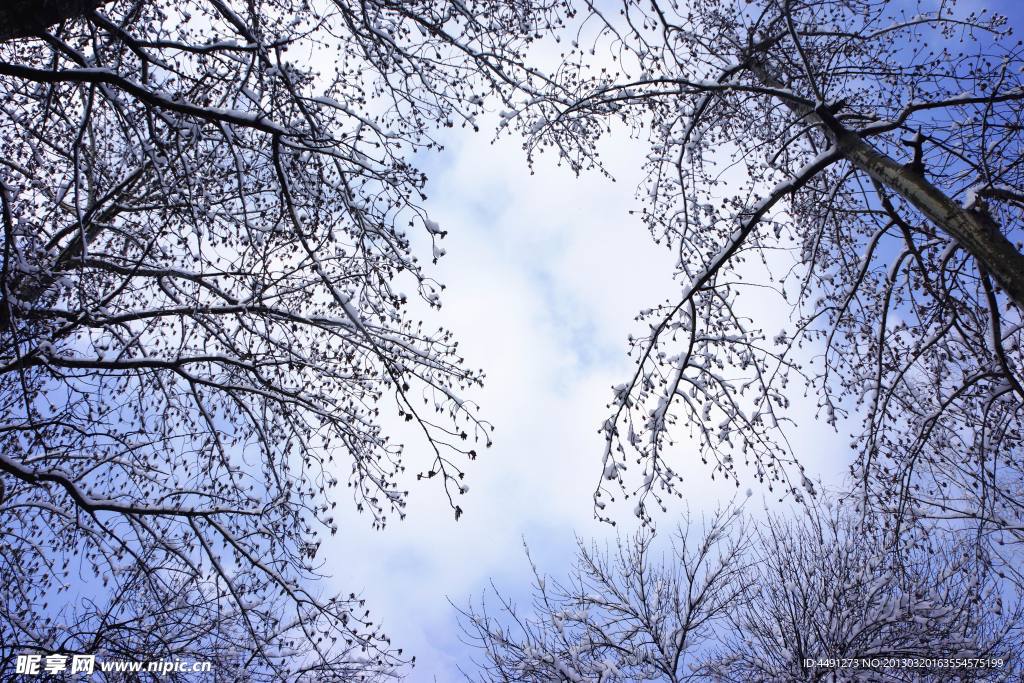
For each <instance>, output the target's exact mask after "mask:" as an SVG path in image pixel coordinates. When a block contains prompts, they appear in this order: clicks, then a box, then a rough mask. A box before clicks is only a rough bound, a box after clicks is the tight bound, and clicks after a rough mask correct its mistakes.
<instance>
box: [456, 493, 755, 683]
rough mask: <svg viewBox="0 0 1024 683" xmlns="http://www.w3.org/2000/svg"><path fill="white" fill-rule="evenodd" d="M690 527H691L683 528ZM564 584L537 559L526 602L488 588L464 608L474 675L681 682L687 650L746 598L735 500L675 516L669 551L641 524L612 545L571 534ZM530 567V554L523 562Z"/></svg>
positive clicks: (687, 674) (691, 652) (700, 644)
mask: <svg viewBox="0 0 1024 683" xmlns="http://www.w3.org/2000/svg"><path fill="white" fill-rule="evenodd" d="M691 527H693V528H691ZM578 546H579V548H578V551H577V554H576V561H575V564H574V565H573V568H572V570H571V574H570V577H569V580H568V581H567V582H565V583H562V582H558V581H557V580H554V579H551V580H549V579H548V578H546V577H545V576H543V575H542V574H541V573H539V572H538V570H537V568H536V566H535V565H533V571H534V577H535V578H534V585H533V603H532V605H531V608H532V609H531V608H528V609H526V610H523V609H521V608H518V607H517V606H516V605H515V603H514V602H513V600H512V599H511V598H507V597H502V595H501V594H500V593H498V594H497V595H496V597H497V599H498V601H499V605H498V609H497V610H495V609H493V608H489V607H488V605H487V601H486V596H485V597H484V599H482V601H481V603H480V605H479V606H478V607H475V606H472V605H470V606H469V607H468V608H467V609H465V610H461V612H462V628H463V631H464V633H465V635H466V636H467V642H468V643H469V644H470V645H472V646H474V647H476V648H477V655H478V656H479V657H480V661H479V662H478V666H479V670H478V671H474V670H473V669H472V668H470V669H469V670H468V671H466V673H467V675H468V676H470V677H475V676H479V679H480V680H482V681H508V682H512V681H517V682H531V683H541V682H548V681H574V682H575V681H602V682H605V681H607V682H611V681H648V680H656V681H673V682H674V681H685V680H690V679H691V677H692V675H693V673H692V671H691V665H692V664H694V663H695V662H696V661H697V660H696V659H695V656H696V655H695V653H699V652H700V651H701V649H702V648H706V647H707V645H708V642H709V641H710V640H713V638H714V637H715V634H716V632H717V631H716V629H717V627H718V626H719V625H720V624H721V623H722V622H725V620H726V619H727V617H728V615H729V614H730V613H731V611H733V610H735V609H737V608H738V607H739V605H741V604H742V603H743V602H745V601H746V600H747V599H748V598H749V593H750V590H752V589H753V587H752V586H749V585H746V584H745V583H744V582H743V581H741V580H739V577H740V575H741V573H742V571H743V570H744V562H745V561H746V560H745V559H744V558H745V556H746V553H747V551H748V547H747V546H748V535H747V530H746V526H745V524H744V523H743V520H742V519H741V518H740V517H739V511H738V510H737V509H736V508H727V509H724V510H720V511H719V512H717V513H716V514H715V515H713V516H712V517H711V518H710V519H706V520H704V521H703V524H701V525H697V524H691V522H690V521H689V520H687V521H685V522H683V523H682V524H681V525H680V526H679V527H678V530H677V533H676V535H675V536H674V537H673V538H672V546H671V551H670V552H668V554H667V555H664V554H660V553H659V552H657V551H656V549H655V548H656V546H655V545H654V536H653V535H652V533H651V532H650V531H649V530H643V531H640V532H639V533H637V534H636V535H635V536H632V537H629V538H620V539H619V541H618V544H617V546H616V548H615V550H614V552H609V551H608V550H607V549H601V548H598V547H596V546H592V545H591V546H588V545H586V544H585V543H584V542H582V541H578ZM531 565H532V560H531Z"/></svg>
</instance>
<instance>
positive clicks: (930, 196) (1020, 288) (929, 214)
mask: <svg viewBox="0 0 1024 683" xmlns="http://www.w3.org/2000/svg"><path fill="white" fill-rule="evenodd" d="M751 71H752V72H753V73H754V75H755V76H757V78H758V79H760V80H761V82H763V83H764V84H765V85H767V86H768V87H771V88H776V89H783V85H782V84H781V83H780V82H779V81H778V79H776V78H775V77H774V76H772V74H771V73H770V72H769V71H768V69H767V68H766V67H765V66H764V65H763V64H761V63H758V62H757V61H756V60H752V64H751ZM785 104H786V106H787V107H789V108H790V109H791V110H793V111H794V112H795V113H796V114H798V115H800V116H801V117H804V118H807V119H809V120H812V121H817V122H818V123H820V124H821V125H822V126H823V127H824V128H825V129H826V130H827V131H828V132H829V134H830V135H831V136H832V138H833V140H834V141H835V144H836V145H838V146H839V147H840V148H841V149H842V150H843V155H844V157H845V158H846V159H848V160H849V161H850V163H852V164H853V165H854V166H855V167H856V168H859V169H860V170H862V171H864V172H865V173H867V174H868V175H869V176H871V178H873V179H874V180H875V181H877V182H878V183H880V184H882V185H883V186H885V187H888V188H889V189H890V190H892V191H893V192H895V193H897V194H898V195H899V196H901V197H903V199H905V200H906V201H907V202H908V203H910V204H911V205H912V206H914V208H916V209H917V210H918V211H920V212H921V213H922V214H924V216H925V217H926V218H928V220H930V221H932V222H933V223H934V224H935V225H936V226H938V228H939V229H940V230H942V231H943V232H945V233H946V234H947V235H949V236H950V237H952V238H953V239H954V240H956V241H957V243H959V244H960V246H962V247H963V248H964V249H966V250H967V252H968V253H969V254H970V255H971V256H973V257H974V258H975V259H977V261H978V263H979V264H980V265H981V266H982V267H983V268H984V269H985V270H987V271H988V272H989V274H991V275H992V277H993V278H995V280H996V282H997V283H998V284H999V286H1000V287H1002V288H1003V290H1004V291H1005V292H1006V294H1007V296H1009V297H1010V299H1011V300H1013V302H1014V303H1015V304H1016V305H1017V307H1018V308H1020V309H1021V310H1022V311H1024V254H1021V253H1020V252H1019V251H1017V249H1016V247H1014V246H1013V244H1012V243H1011V242H1010V240H1008V239H1007V238H1006V236H1005V235H1004V234H1003V233H1002V231H1001V230H1000V229H999V226H998V225H996V224H995V222H994V221H993V220H992V219H991V218H990V217H989V216H988V215H986V214H984V213H982V212H980V211H976V210H974V209H968V208H964V207H962V206H960V205H959V204H957V203H956V202H955V201H953V200H952V199H951V198H950V197H949V195H947V194H946V193H945V192H943V191H942V190H940V189H939V188H937V187H936V186H935V185H933V184H932V183H930V182H929V181H928V179H927V178H925V177H924V175H922V174H921V173H920V172H918V171H915V170H913V169H910V168H907V167H906V166H904V165H903V164H900V163H899V162H897V161H896V160H895V159H893V158H892V157H890V156H888V155H886V154H883V153H882V152H880V151H878V150H877V149H875V147H874V146H873V145H871V144H870V143H868V142H867V141H866V140H864V138H862V137H861V136H859V135H857V134H856V133H854V132H852V131H850V130H848V129H847V128H845V127H844V126H842V125H841V124H840V123H839V122H838V121H836V120H835V119H834V118H832V116H831V114H829V113H828V112H824V111H820V108H819V109H812V108H810V107H807V106H804V105H802V104H800V103H798V102H794V101H792V100H790V101H787V102H786V103H785Z"/></svg>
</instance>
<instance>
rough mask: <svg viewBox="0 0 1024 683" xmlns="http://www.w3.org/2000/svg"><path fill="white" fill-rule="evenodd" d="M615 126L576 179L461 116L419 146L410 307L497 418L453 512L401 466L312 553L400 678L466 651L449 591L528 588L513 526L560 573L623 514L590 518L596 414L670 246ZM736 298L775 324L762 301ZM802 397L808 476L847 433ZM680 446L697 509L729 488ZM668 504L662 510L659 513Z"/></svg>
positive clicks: (836, 459) (656, 292)
mask: <svg viewBox="0 0 1024 683" xmlns="http://www.w3.org/2000/svg"><path fill="white" fill-rule="evenodd" d="M482 129H483V130H487V126H486V124H485V125H483V126H482ZM620 133H621V134H616V135H612V136H610V138H609V140H608V141H607V144H605V147H604V150H603V155H602V156H603V157H604V158H605V160H606V161H607V162H608V164H609V168H610V169H611V170H612V171H613V172H614V174H615V178H616V179H615V182H613V181H612V180H610V179H608V178H605V177H603V176H601V175H599V174H597V173H591V174H586V175H584V176H582V177H580V178H578V179H577V178H575V177H574V176H573V175H572V173H571V172H569V171H568V170H567V169H565V168H558V167H557V165H556V159H554V157H547V158H543V157H542V158H541V159H540V161H539V162H538V163H537V165H536V167H535V169H534V170H535V173H534V174H532V175H531V174H530V172H529V169H528V168H527V166H526V161H525V156H524V153H523V151H522V149H521V140H519V139H516V138H508V137H506V138H503V139H501V140H499V141H498V142H497V143H495V144H492V142H491V138H490V137H489V136H487V135H486V134H483V133H478V134H475V135H474V134H471V133H460V132H458V131H457V132H455V133H453V134H451V135H450V136H449V138H448V139H447V140H446V147H447V149H446V150H445V151H444V152H442V153H440V154H436V155H433V156H431V157H421V158H420V159H419V160H418V163H419V165H420V166H421V167H422V168H424V170H425V171H427V173H428V175H429V176H430V183H429V185H428V189H427V192H428V195H430V199H429V200H428V201H427V208H428V209H429V211H430V212H431V215H432V218H433V219H434V220H436V221H438V222H439V223H440V224H441V226H442V227H443V228H444V229H445V230H447V231H448V236H447V238H446V239H445V240H444V242H443V245H442V246H443V247H444V248H445V249H446V250H447V252H448V253H447V255H446V256H445V257H443V258H442V259H441V260H440V262H439V263H438V265H437V266H435V267H433V271H432V272H433V273H434V275H435V276H436V277H437V279H438V280H439V281H441V282H443V283H444V284H446V285H447V290H446V291H445V293H444V296H443V302H444V306H443V308H442V310H441V311H440V312H439V313H437V312H431V311H423V315H424V317H425V319H427V320H428V321H429V322H430V323H431V324H434V323H435V322H436V323H438V324H443V325H444V326H446V327H448V328H449V329H451V330H452V331H454V332H455V334H456V336H457V338H458V339H459V340H460V349H462V350H464V352H465V354H466V356H467V364H468V365H469V366H470V367H482V368H484V369H485V371H486V373H487V382H486V386H485V388H484V389H483V390H480V391H477V392H474V394H473V395H472V396H471V398H472V399H474V400H475V401H477V402H478V403H479V404H480V405H481V406H482V412H483V414H484V415H485V416H486V417H487V419H489V420H491V421H492V422H493V423H494V424H495V425H496V428H497V431H496V432H495V445H494V447H493V448H491V449H489V450H487V451H486V452H483V453H482V455H481V457H480V458H479V459H478V460H477V461H476V462H475V463H472V464H471V465H470V467H469V468H468V470H467V482H468V484H469V487H470V492H469V494H468V495H466V496H465V497H464V499H463V501H460V502H461V503H462V504H463V505H462V506H463V508H465V510H466V514H465V516H464V517H463V518H462V520H461V521H459V522H455V520H454V518H453V515H452V512H451V510H450V509H449V508H448V505H447V501H446V499H445V498H444V495H443V492H442V491H441V489H440V487H438V486H434V485H433V484H434V483H435V482H433V481H430V482H426V481H424V482H415V481H410V487H411V494H410V500H409V516H408V518H407V519H406V520H405V521H398V520H397V519H396V520H393V521H392V522H391V523H390V524H389V526H388V527H387V528H385V529H384V530H383V531H380V532H374V531H372V530H371V529H370V528H369V520H368V519H367V518H360V517H359V516H358V515H356V514H355V513H350V514H349V516H348V517H347V518H346V519H345V520H344V521H343V525H342V531H341V533H340V534H339V535H338V537H336V538H337V541H335V543H334V545H333V546H331V547H329V548H324V549H322V551H321V552H322V559H323V560H324V561H325V563H326V566H325V569H326V570H327V571H328V572H329V573H331V574H333V582H334V586H335V588H336V590H338V591H345V592H348V591H350V590H361V592H362V594H363V596H364V597H365V598H367V600H368V604H369V606H370V608H371V609H372V611H373V613H374V614H375V616H376V617H377V619H379V620H381V621H382V622H383V624H384V628H385V631H386V632H387V633H388V634H389V635H390V636H391V637H392V639H393V642H394V643H395V644H396V645H397V646H400V647H404V648H406V650H407V651H408V652H412V653H413V654H415V655H416V656H417V662H418V664H417V666H416V668H415V669H414V670H413V671H412V673H411V676H410V679H409V680H411V681H433V680H435V676H436V680H439V681H448V680H460V675H459V673H458V670H457V669H456V666H457V664H458V663H460V662H462V663H463V664H465V663H467V659H468V657H469V656H471V655H472V652H471V651H469V650H468V649H467V648H465V647H464V646H463V645H462V644H461V643H460V642H459V637H458V636H459V631H458V627H457V622H456V614H455V611H454V610H453V609H452V608H451V606H450V605H449V603H448V599H449V598H450V599H451V600H452V601H453V602H455V603H456V604H460V605H464V604H466V602H467V601H468V600H469V599H470V598H479V596H480V594H481V593H482V592H483V591H484V590H485V589H487V588H488V585H489V581H491V580H492V579H493V580H494V582H495V584H496V585H497V586H498V587H500V588H501V589H502V591H503V592H505V593H509V594H512V595H519V596H524V595H525V593H526V591H528V589H529V582H530V572H529V565H528V563H527V560H526V557H525V555H524V552H523V546H522V544H523V541H524V540H525V541H526V542H527V543H528V544H529V545H530V548H531V552H532V554H533V557H534V559H535V561H536V562H537V563H538V565H539V566H540V568H541V569H542V570H544V571H547V572H549V573H552V574H556V575H557V574H559V573H561V572H562V571H563V570H564V569H565V568H567V567H568V565H569V562H570V560H571V558H572V556H573V551H574V549H575V545H574V534H575V533H578V534H580V535H581V536H582V537H584V538H588V539H589V538H596V539H602V538H612V537H613V536H614V534H615V533H616V531H622V530H624V529H628V528H629V527H630V525H631V524H633V520H632V518H631V512H630V510H631V508H630V507H629V506H628V505H621V506H620V508H619V510H618V517H619V518H620V519H621V520H622V521H623V524H620V527H619V529H617V530H616V529H612V528H611V527H609V526H607V525H603V524H599V523H597V522H595V521H594V520H593V517H592V508H591V494H592V492H593V489H594V486H595V484H596V483H597V479H598V477H599V476H600V473H601V465H600V457H601V452H602V449H603V437H601V436H600V435H599V434H598V433H597V429H598V427H599V425H600V423H601V421H602V420H603V419H604V418H605V417H606V408H605V406H606V404H607V402H608V400H609V398H610V396H611V387H612V386H613V385H615V384H618V383H620V382H622V381H624V378H626V377H627V376H628V374H629V371H630V367H631V363H630V361H629V359H628V358H627V356H626V336H627V335H628V334H629V332H630V331H632V330H633V329H634V328H633V325H634V324H635V323H634V322H633V317H634V316H635V315H636V313H637V311H638V310H640V309H641V308H644V307H646V306H649V305H651V304H652V303H655V302H657V301H659V300H662V299H664V298H665V297H667V296H672V295H673V293H675V292H677V291H678V285H677V284H676V283H674V282H673V280H672V277H671V275H672V269H673V264H674V259H673V256H672V253H671V252H669V251H668V250H666V249H665V248H664V247H658V246H656V245H654V243H653V242H652V241H651V239H650V238H649V235H648V233H647V232H646V229H645V228H644V226H643V225H642V224H641V222H640V221H639V219H638V218H637V217H634V216H630V215H629V210H630V209H631V208H635V206H636V202H635V199H634V192H635V189H636V187H637V186H638V184H639V183H640V181H641V179H642V176H641V165H642V161H643V154H644V151H645V150H644V144H643V142H642V141H638V140H635V139H630V137H629V135H628V133H626V132H625V131H621V132H620ZM424 251H425V252H426V253H429V245H425V249H424ZM750 304H751V305H755V306H757V307H758V310H759V312H762V313H767V314H768V317H769V318H774V320H772V321H771V322H772V324H775V325H783V324H785V316H786V313H785V310H784V309H782V308H781V307H779V306H778V305H777V304H776V303H773V302H768V301H758V302H754V301H752V300H751V301H750ZM799 412H802V413H804V419H802V420H800V430H799V437H800V438H799V439H798V441H799V442H800V443H801V444H802V446H803V449H802V450H803V451H804V452H802V453H801V456H802V457H803V461H804V463H805V465H807V466H808V469H809V471H810V472H811V473H812V475H813V476H814V478H819V477H820V478H823V479H824V480H825V481H826V482H835V481H837V479H838V475H839V473H840V472H841V471H842V470H843V466H844V462H843V455H842V454H843V453H845V447H844V446H845V444H843V443H842V442H843V441H844V440H843V439H841V438H840V439H837V438H836V435H835V434H834V433H833V432H831V431H830V430H828V429H826V428H823V427H821V426H820V425H815V424H814V421H813V419H812V417H811V416H812V415H813V405H810V406H808V409H807V410H806V411H802V410H801V411H799ZM392 429H393V431H394V432H395V433H396V435H397V436H398V437H400V438H402V439H403V441H404V443H406V444H407V449H408V450H407V458H408V459H407V464H409V466H410V470H411V471H415V470H416V469H417V463H418V462H423V460H417V457H418V456H419V457H425V453H424V451H423V449H422V447H423V443H422V441H421V440H420V439H418V438H417V436H416V435H415V434H413V433H410V432H408V431H406V426H405V425H404V424H395V425H393V426H392ZM688 450H689V449H688V446H687V444H686V443H681V444H680V445H679V446H678V447H677V451H678V453H677V457H678V458H679V461H678V462H679V463H680V464H681V467H680V469H681V470H682V471H686V472H689V475H688V477H687V480H688V481H687V490H686V498H687V499H686V505H687V506H688V508H689V509H690V510H691V511H692V512H695V513H697V514H699V513H700V512H702V511H704V510H710V509H711V508H713V507H714V506H715V505H716V504H717V503H718V501H720V500H726V499H728V498H729V497H730V496H732V495H733V494H734V493H735V487H734V485H733V484H732V483H728V484H726V483H725V482H722V481H721V480H719V481H718V483H717V484H716V483H715V482H712V481H711V479H710V477H709V470H708V469H707V468H706V467H705V466H703V465H702V464H701V463H700V461H699V460H698V459H697V458H696V457H693V458H692V463H687V462H686V460H685V459H686V457H687V455H688ZM690 455H692V454H690ZM410 479H414V477H410ZM751 483H752V482H744V487H745V486H747V485H750V484H751ZM755 489H756V486H755ZM759 499H760V492H759V491H758V492H757V493H756V494H755V500H759ZM340 507H341V506H339V508H340ZM681 511H682V508H679V509H677V510H670V513H669V515H667V516H665V519H666V521H667V522H670V521H671V519H672V515H673V513H676V514H678V513H679V512H681Z"/></svg>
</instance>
